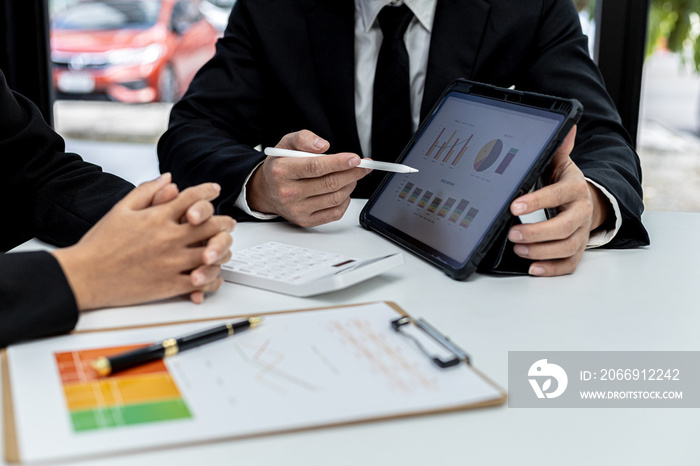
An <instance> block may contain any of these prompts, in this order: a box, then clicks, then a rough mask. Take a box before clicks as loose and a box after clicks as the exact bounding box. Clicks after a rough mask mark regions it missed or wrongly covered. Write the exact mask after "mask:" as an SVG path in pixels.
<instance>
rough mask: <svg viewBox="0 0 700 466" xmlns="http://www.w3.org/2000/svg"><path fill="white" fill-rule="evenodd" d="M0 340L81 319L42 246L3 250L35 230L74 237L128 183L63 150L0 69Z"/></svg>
mask: <svg viewBox="0 0 700 466" xmlns="http://www.w3.org/2000/svg"><path fill="white" fill-rule="evenodd" d="M0 165H2V167H3V168H2V170H0V199H2V200H3V219H4V220H3V222H2V225H3V226H2V228H0V347H2V346H6V345H8V344H10V343H12V342H15V341H18V340H22V339H26V338H35V337H39V336H44V335H49V334H54V333H60V332H65V331H68V330H70V329H72V328H73V327H74V326H75V323H76V321H77V319H78V311H77V308H76V304H75V300H74V298H73V293H72V292H71V289H70V287H69V285H68V282H67V281H66V278H65V277H64V275H63V272H62V270H61V267H60V265H59V264H58V262H57V261H56V259H54V257H53V256H52V255H51V254H49V253H47V252H34V253H10V254H2V252H4V251H7V250H8V249H11V248H13V247H15V246H17V245H19V244H21V243H22V242H24V241H26V240H28V239H30V238H33V237H38V238H40V239H42V240H44V241H47V242H49V243H52V244H55V245H58V246H68V245H70V244H73V243H75V242H77V241H78V240H79V239H80V238H81V237H82V236H83V234H85V232H86V231H87V230H88V229H89V228H90V227H91V226H92V225H93V224H95V223H96V222H97V221H98V220H99V219H100V218H101V217H102V216H103V215H104V214H105V213H107V211H108V210H109V209H110V208H111V207H112V206H113V205H114V204H115V203H116V202H117V201H118V200H119V199H121V198H122V197H124V196H125V195H126V193H127V192H129V191H130V190H131V189H132V188H133V185H131V184H130V183H128V182H127V181H124V180H122V179H120V178H118V177H116V176H113V175H109V174H106V173H103V172H102V170H101V169H100V168H99V167H98V166H96V165H92V164H90V163H87V162H85V161H83V160H82V159H81V158H80V157H78V156H77V155H75V154H67V153H65V152H64V143H63V139H61V137H60V136H58V135H57V134H56V133H55V132H54V131H53V130H52V129H51V128H50V127H49V126H48V125H47V124H46V123H45V122H44V120H43V118H42V116H41V113H40V112H39V109H38V108H36V106H34V105H33V104H32V103H31V102H30V101H29V100H28V99H26V98H24V97H22V96H21V95H19V94H15V93H13V92H12V91H10V89H9V88H8V87H7V83H6V81H5V76H4V74H3V73H2V72H1V71H0Z"/></svg>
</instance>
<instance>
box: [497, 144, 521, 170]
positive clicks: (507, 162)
mask: <svg viewBox="0 0 700 466" xmlns="http://www.w3.org/2000/svg"><path fill="white" fill-rule="evenodd" d="M517 153H518V149H516V148H515V147H513V148H511V149H510V150H509V151H508V153H507V154H506V156H505V157H503V160H502V161H501V163H500V165H498V168H497V169H496V173H498V174H499V175H502V174H503V173H505V171H506V168H508V165H510V163H511V162H512V161H513V159H514V158H515V154H517Z"/></svg>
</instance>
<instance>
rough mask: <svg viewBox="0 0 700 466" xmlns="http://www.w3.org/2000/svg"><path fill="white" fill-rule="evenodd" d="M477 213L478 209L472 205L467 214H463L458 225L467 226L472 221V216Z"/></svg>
mask: <svg viewBox="0 0 700 466" xmlns="http://www.w3.org/2000/svg"><path fill="white" fill-rule="evenodd" d="M478 213H479V209H475V208H474V207H472V208H471V209H469V212H467V215H465V216H464V218H463V219H462V222H461V223H460V224H459V225H460V226H462V227H464V228H467V227H468V226H469V225H470V224H471V223H472V220H474V217H476V214H478Z"/></svg>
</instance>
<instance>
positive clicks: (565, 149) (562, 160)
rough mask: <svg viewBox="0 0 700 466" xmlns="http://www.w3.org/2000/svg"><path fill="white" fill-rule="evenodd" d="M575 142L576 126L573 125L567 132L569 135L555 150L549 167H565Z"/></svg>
mask: <svg viewBox="0 0 700 466" xmlns="http://www.w3.org/2000/svg"><path fill="white" fill-rule="evenodd" d="M575 142H576V125H574V126H573V127H572V128H571V130H570V131H569V134H567V135H566V137H565V138H564V141H562V143H561V145H560V146H559V148H558V149H557V151H556V152H555V153H554V157H552V161H551V162H550V164H549V165H550V166H551V167H561V166H564V165H566V163H567V160H569V155H570V154H571V151H572V150H573V149H574V143H575Z"/></svg>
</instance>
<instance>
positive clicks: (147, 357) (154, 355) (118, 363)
mask: <svg viewBox="0 0 700 466" xmlns="http://www.w3.org/2000/svg"><path fill="white" fill-rule="evenodd" d="M262 320H263V319H262V317H250V318H248V319H245V320H241V321H239V322H233V323H229V324H224V325H219V326H217V327H214V328H210V329H208V330H203V331H201V332H197V333H193V334H191V335H185V336H183V337H180V338H168V339H167V340H164V341H162V342H160V343H155V344H153V345H149V346H146V347H144V348H139V349H137V350H134V351H128V352H126V353H122V354H118V355H116V356H111V357H100V358H97V359H95V360H94V361H93V362H92V367H93V369H95V370H96V371H97V373H98V374H99V375H100V376H107V375H110V374H114V373H115V372H119V371H123V370H125V369H129V368H131V367H136V366H140V365H141V364H146V363H147V362H152V361H157V360H158V359H163V358H167V357H170V356H174V355H176V354H177V353H179V352H181V351H185V350H188V349H191V348H196V347H197V346H201V345H204V344H206V343H210V342H212V341H217V340H221V339H223V338H226V337H230V336H231V335H233V334H235V333H238V332H241V331H243V330H247V329H249V328H253V327H256V326H257V325H258V324H260V322H262Z"/></svg>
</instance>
